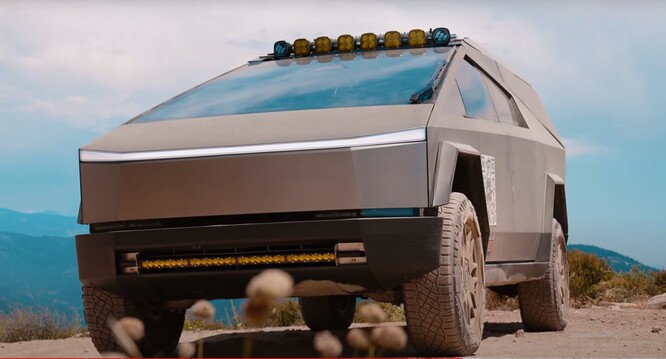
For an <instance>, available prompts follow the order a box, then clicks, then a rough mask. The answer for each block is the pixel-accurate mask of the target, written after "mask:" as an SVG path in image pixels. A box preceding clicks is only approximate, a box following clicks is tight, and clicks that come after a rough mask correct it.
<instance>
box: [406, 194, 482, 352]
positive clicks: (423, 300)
mask: <svg viewBox="0 0 666 359" xmlns="http://www.w3.org/2000/svg"><path fill="white" fill-rule="evenodd" d="M439 216H440V217H442V219H443V224H442V244H441V248H440V253H441V255H440V262H439V268H437V269H435V270H433V271H432V272H430V273H427V274H425V275H424V276H422V277H421V278H417V279H415V280H412V281H410V282H407V283H405V285H404V286H403V296H404V303H405V318H406V319H407V331H408V332H409V335H410V338H411V341H412V344H413V345H414V347H415V349H416V350H417V351H418V352H419V354H421V355H426V356H462V355H469V354H472V353H474V352H475V351H476V350H477V349H478V348H479V345H480V344H481V336H482V334H483V315H484V310H485V308H484V307H485V298H486V288H485V282H484V256H483V246H482V243H481V230H480V228H479V220H478V218H477V216H476V212H475V210H474V206H473V205H472V203H471V202H470V201H469V200H468V199H467V197H466V196H465V195H464V194H462V193H452V194H451V199H450V201H449V203H448V204H447V205H445V206H442V207H441V208H440V213H439Z"/></svg>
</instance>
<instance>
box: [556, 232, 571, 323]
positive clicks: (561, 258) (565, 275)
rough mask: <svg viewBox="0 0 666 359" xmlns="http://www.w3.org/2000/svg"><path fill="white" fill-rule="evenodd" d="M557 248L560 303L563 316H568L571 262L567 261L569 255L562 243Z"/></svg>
mask: <svg viewBox="0 0 666 359" xmlns="http://www.w3.org/2000/svg"><path fill="white" fill-rule="evenodd" d="M557 248H558V250H557V259H556V261H555V263H557V267H558V268H557V273H558V276H559V285H558V287H559V288H558V291H559V294H560V298H559V304H560V308H561V309H562V316H563V317H565V318H566V316H567V314H568V308H569V263H568V262H567V255H566V252H565V250H564V249H563V248H562V245H558V247H557Z"/></svg>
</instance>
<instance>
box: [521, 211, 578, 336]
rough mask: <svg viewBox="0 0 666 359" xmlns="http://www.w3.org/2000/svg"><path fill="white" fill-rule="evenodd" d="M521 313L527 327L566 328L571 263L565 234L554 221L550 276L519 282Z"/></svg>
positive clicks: (547, 273) (541, 328)
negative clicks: (568, 258) (568, 259)
mask: <svg viewBox="0 0 666 359" xmlns="http://www.w3.org/2000/svg"><path fill="white" fill-rule="evenodd" d="M518 298H519V303H520V316H521V317H522V318H523V326H525V329H527V330H532V331H553V330H564V328H565V327H566V326H567V317H568V313H569V263H568V261H567V248H566V243H565V241H564V233H563V232H562V227H561V226H560V224H559V223H558V222H557V221H556V220H553V234H552V240H551V249H550V263H549V264H548V269H547V270H546V275H545V276H544V277H543V278H541V279H539V280H535V281H530V282H525V283H520V284H518Z"/></svg>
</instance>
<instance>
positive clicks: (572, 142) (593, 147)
mask: <svg viewBox="0 0 666 359" xmlns="http://www.w3.org/2000/svg"><path fill="white" fill-rule="evenodd" d="M563 141H564V147H565V148H566V154H567V157H568V158H573V157H579V156H585V155H597V154H602V153H608V152H610V149H609V148H608V147H606V146H603V145H598V144H594V143H591V142H588V141H586V140H581V139H574V138H565V139H563Z"/></svg>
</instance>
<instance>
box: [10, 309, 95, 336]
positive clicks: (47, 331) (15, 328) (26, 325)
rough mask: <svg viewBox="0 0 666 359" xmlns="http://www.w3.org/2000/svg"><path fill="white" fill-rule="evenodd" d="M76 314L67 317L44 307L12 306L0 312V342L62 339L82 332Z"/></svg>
mask: <svg viewBox="0 0 666 359" xmlns="http://www.w3.org/2000/svg"><path fill="white" fill-rule="evenodd" d="M82 332H83V327H82V326H81V324H80V320H79V317H78V315H76V314H75V315H73V316H72V317H69V318H68V317H67V315H65V314H64V313H60V312H54V311H51V310H49V309H48V308H46V307H38V308H29V307H14V308H11V309H10V311H9V312H8V313H0V342H3V343H12V342H21V341H28V340H39V339H64V338H69V337H72V336H74V335H76V334H79V333H82Z"/></svg>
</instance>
